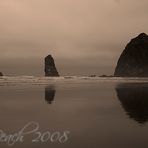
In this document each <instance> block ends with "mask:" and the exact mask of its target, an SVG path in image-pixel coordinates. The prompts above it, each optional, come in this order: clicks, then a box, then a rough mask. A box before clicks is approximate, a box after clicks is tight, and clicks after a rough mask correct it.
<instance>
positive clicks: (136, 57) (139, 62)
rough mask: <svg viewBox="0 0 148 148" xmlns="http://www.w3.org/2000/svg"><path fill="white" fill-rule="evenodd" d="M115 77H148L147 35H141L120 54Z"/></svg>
mask: <svg viewBox="0 0 148 148" xmlns="http://www.w3.org/2000/svg"><path fill="white" fill-rule="evenodd" d="M114 76H116V77H148V35H146V34H145V33H141V34H140V35H139V36H138V37H136V38H134V39H132V40H131V41H130V43H128V44H127V46H126V47H125V50H124V51H123V52H122V54H121V56H120V58H119V60H118V63H117V67H116V69H115V72H114Z"/></svg>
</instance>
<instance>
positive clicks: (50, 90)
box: [45, 85, 56, 104]
mask: <svg viewBox="0 0 148 148" xmlns="http://www.w3.org/2000/svg"><path fill="white" fill-rule="evenodd" d="M55 94H56V90H55V87H54V86H51V85H48V86H46V87H45V100H46V102H47V103H48V104H52V102H53V101H54V98H55Z"/></svg>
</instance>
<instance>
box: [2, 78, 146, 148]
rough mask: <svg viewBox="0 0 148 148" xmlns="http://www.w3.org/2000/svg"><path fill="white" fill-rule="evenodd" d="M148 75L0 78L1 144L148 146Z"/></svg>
mask: <svg viewBox="0 0 148 148" xmlns="http://www.w3.org/2000/svg"><path fill="white" fill-rule="evenodd" d="M147 145H148V78H141V79H140V78H100V77H95V78H90V77H76V76H66V77H59V78H45V77H33V76H18V77H2V78H0V148H1V147H2V148H7V147H12V148H20V147H21V148H26V147H28V148H50V147H52V148H61V147H62V148H83V147H84V148H147Z"/></svg>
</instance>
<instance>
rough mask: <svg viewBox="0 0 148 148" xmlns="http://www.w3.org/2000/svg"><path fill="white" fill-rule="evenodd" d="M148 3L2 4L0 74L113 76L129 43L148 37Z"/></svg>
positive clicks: (60, 0)
mask: <svg viewBox="0 0 148 148" xmlns="http://www.w3.org/2000/svg"><path fill="white" fill-rule="evenodd" d="M147 7H148V1H147V0H136V1H135V0H0V71H2V72H3V73H4V74H6V75H14V74H15V75H20V74H21V75H43V74H44V73H43V69H44V63H43V62H44V57H45V56H46V55H48V54H52V55H53V56H54V58H55V62H56V65H57V67H58V70H59V72H60V73H61V74H62V75H76V74H77V75H91V74H98V75H101V74H112V73H113V71H114V68H115V65H116V62H117V60H118V57H119V56H120V54H121V52H122V51H123V49H124V48H125V46H126V44H127V43H128V42H129V41H130V39H131V38H133V37H135V36H137V35H138V34H139V33H141V32H145V33H148V8H147Z"/></svg>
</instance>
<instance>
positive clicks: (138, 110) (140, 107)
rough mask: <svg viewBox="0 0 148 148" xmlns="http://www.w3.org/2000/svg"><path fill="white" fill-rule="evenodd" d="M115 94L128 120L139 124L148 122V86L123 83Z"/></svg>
mask: <svg viewBox="0 0 148 148" xmlns="http://www.w3.org/2000/svg"><path fill="white" fill-rule="evenodd" d="M116 92H117V97H118V99H119V100H120V102H121V104H122V106H123V108H124V109H125V111H126V113H127V115H128V116H129V118H131V119H134V120H135V121H137V122H138V123H141V124H144V123H145V122H147V121H148V84H145V83H141V84H140V83H138V84H135V83H133V84H132V83H131V84H128V83H123V84H120V85H118V86H117V87H116Z"/></svg>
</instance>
